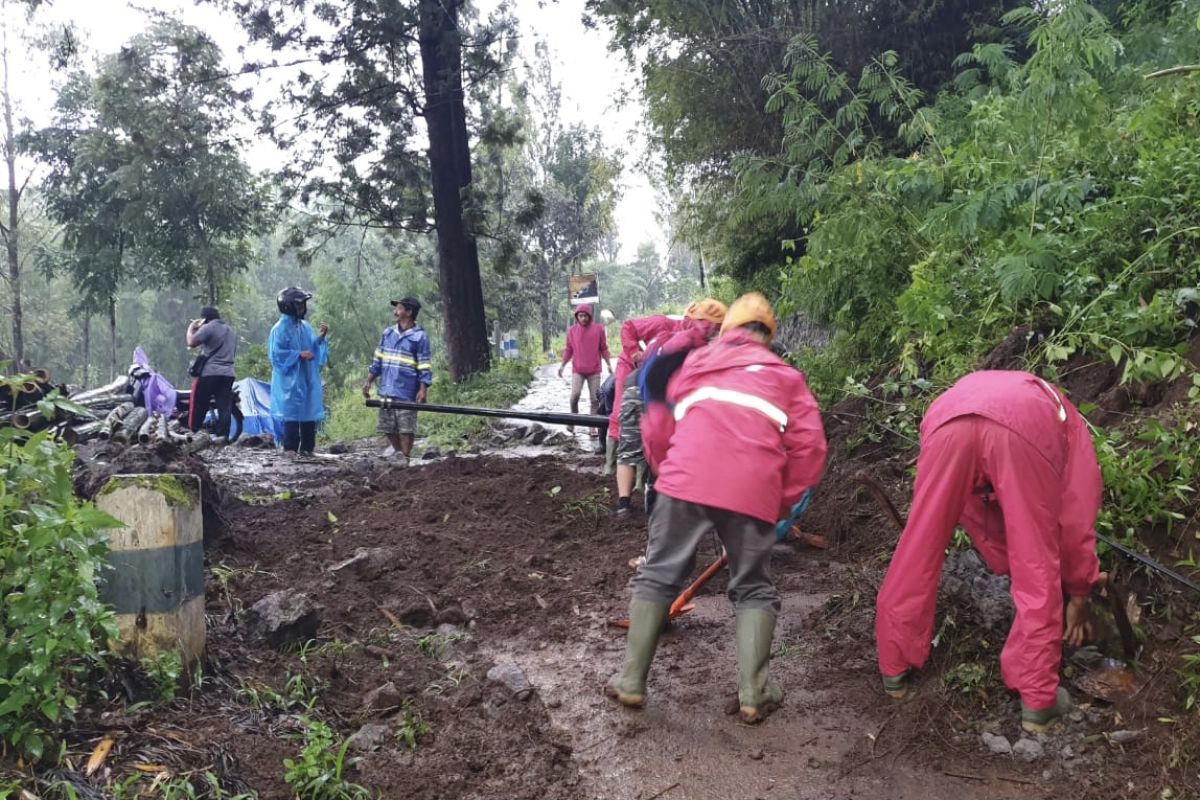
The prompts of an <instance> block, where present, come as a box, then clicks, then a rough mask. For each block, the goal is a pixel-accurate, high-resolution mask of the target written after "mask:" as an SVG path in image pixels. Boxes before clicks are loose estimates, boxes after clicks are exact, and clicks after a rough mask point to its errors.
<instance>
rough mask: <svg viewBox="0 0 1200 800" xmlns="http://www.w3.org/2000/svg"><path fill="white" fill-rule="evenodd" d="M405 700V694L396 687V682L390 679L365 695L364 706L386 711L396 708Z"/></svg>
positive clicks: (373, 709)
mask: <svg viewBox="0 0 1200 800" xmlns="http://www.w3.org/2000/svg"><path fill="white" fill-rule="evenodd" d="M403 702H404V696H403V695H401V694H400V690H399V689H397V688H396V684H394V683H392V682H391V681H388V682H387V683H385V684H383V685H382V686H378V687H376V688H374V689H372V690H371V691H369V692H367V694H366V695H365V696H364V697H363V701H362V707H363V709H365V710H367V711H385V710H387V709H389V708H395V707H397V706H398V705H400V704H401V703H403Z"/></svg>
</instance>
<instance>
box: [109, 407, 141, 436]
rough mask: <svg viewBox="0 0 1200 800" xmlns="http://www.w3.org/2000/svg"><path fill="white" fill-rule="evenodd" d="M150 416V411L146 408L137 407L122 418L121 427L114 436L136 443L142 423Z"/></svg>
mask: <svg viewBox="0 0 1200 800" xmlns="http://www.w3.org/2000/svg"><path fill="white" fill-rule="evenodd" d="M149 416H150V413H149V412H148V411H146V409H144V408H135V409H134V410H133V411H130V412H129V414H128V415H127V416H126V417H125V419H123V420H121V429H120V430H119V431H117V432H116V433H114V434H113V438H114V439H116V440H117V441H120V442H128V443H131V444H136V443H137V436H138V431H140V430H141V428H142V423H144V422H145V421H146V418H147V417H149Z"/></svg>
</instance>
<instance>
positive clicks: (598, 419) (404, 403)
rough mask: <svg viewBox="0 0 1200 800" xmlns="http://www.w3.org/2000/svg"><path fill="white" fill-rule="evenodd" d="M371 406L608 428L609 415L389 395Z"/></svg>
mask: <svg viewBox="0 0 1200 800" xmlns="http://www.w3.org/2000/svg"><path fill="white" fill-rule="evenodd" d="M366 404H367V405H368V406H370V407H371V408H400V409H405V410H408V411H430V412H432V413H434V414H465V415H467V416H472V417H498V418H500V419H527V420H530V421H532V422H545V423H547V424H550V425H578V426H579V427H581V428H607V427H608V417H602V416H600V415H599V414H562V413H558V412H553V411H512V410H509V409H499V408H474V407H472V406H444V405H438V404H436V403H414V402H410V401H408V400H393V399H391V398H389V397H380V398H371V399H369V400H367V401H366Z"/></svg>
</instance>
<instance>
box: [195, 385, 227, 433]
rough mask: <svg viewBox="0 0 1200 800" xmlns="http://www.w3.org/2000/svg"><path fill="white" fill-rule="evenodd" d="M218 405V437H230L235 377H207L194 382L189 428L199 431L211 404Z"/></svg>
mask: <svg viewBox="0 0 1200 800" xmlns="http://www.w3.org/2000/svg"><path fill="white" fill-rule="evenodd" d="M214 401H215V403H216V409H217V431H216V435H217V436H228V435H229V418H230V415H231V414H232V413H233V376H232V375H205V376H203V377H201V378H196V379H195V380H194V381H192V396H191V400H190V403H189V405H188V427H189V428H191V429H192V430H193V431H198V430H200V428H201V427H202V426H203V425H204V417H205V416H206V415H207V414H208V409H209V404H210V403H213V402H214Z"/></svg>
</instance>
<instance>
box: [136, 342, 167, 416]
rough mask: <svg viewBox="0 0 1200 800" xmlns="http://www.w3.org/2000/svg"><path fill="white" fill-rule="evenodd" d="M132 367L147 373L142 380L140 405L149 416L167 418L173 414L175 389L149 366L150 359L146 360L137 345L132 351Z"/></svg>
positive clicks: (143, 352)
mask: <svg viewBox="0 0 1200 800" xmlns="http://www.w3.org/2000/svg"><path fill="white" fill-rule="evenodd" d="M133 363H134V366H138V367H141V368H142V369H144V370H146V372H148V373H149V375H148V376H146V377H144V378H142V404H143V405H144V406H145V407H146V410H147V411H149V412H150V413H151V414H167V415H168V416H169V415H171V414H174V413H175V399H176V392H175V387H174V386H172V385H171V382H170V381H169V380H167V379H166V378H164V377H163V376H162V375H159V374H158V373H157V372H155V371H154V368H153V367H151V366H150V359H148V358H146V353H145V351H144V350H142V348H141V346H140V345H139V346H138V347H137V348H135V349H134V351H133Z"/></svg>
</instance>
